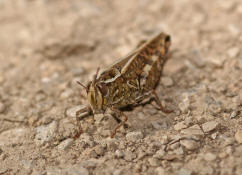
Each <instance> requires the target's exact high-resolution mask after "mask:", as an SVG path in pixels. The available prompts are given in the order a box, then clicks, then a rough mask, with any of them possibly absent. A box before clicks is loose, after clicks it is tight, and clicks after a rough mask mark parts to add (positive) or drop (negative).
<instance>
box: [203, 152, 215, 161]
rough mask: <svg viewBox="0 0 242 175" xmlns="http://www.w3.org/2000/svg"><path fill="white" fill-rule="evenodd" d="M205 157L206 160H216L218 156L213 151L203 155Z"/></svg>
mask: <svg viewBox="0 0 242 175" xmlns="http://www.w3.org/2000/svg"><path fill="white" fill-rule="evenodd" d="M203 158H204V159H205V160H206V161H210V162H211V161H214V160H215V159H216V158H217V156H216V155H215V154H213V153H206V154H205V155H203Z"/></svg>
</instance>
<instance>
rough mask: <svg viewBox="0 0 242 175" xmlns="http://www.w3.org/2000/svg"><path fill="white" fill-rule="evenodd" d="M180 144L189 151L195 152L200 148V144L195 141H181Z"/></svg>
mask: <svg viewBox="0 0 242 175" xmlns="http://www.w3.org/2000/svg"><path fill="white" fill-rule="evenodd" d="M180 143H181V145H183V146H184V147H185V148H186V149H188V150H195V149H197V148H199V147H200V144H199V143H197V142H196V141H194V140H187V139H186V140H181V141H180Z"/></svg>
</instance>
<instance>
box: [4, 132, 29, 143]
mask: <svg viewBox="0 0 242 175" xmlns="http://www.w3.org/2000/svg"><path fill="white" fill-rule="evenodd" d="M29 132H30V130H29V129H27V128H16V129H10V130H6V131H3V132H1V134H0V146H8V145H14V144H21V143H24V141H26V137H27V135H28V133H29Z"/></svg>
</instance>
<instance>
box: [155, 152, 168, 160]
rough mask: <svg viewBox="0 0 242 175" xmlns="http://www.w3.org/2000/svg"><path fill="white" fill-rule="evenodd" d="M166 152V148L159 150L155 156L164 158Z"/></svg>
mask: <svg viewBox="0 0 242 175" xmlns="http://www.w3.org/2000/svg"><path fill="white" fill-rule="evenodd" d="M165 154H166V152H165V151H164V150H158V151H157V152H156V153H155V155H154V157H155V158H158V159H162V157H163V156H164V155H165Z"/></svg>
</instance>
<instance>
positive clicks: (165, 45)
mask: <svg viewBox="0 0 242 175" xmlns="http://www.w3.org/2000/svg"><path fill="white" fill-rule="evenodd" d="M158 42H159V44H158V46H159V47H160V51H161V54H162V55H166V54H167V53H168V50H169V47H170V45H171V37H170V36H169V35H167V34H165V33H161V34H160V36H159V40H158Z"/></svg>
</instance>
